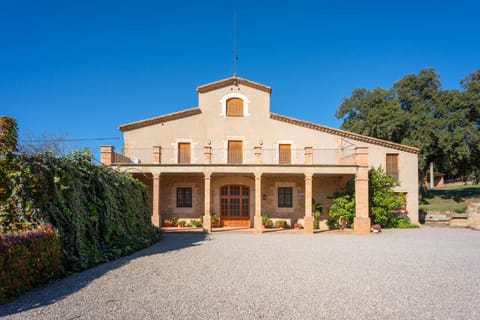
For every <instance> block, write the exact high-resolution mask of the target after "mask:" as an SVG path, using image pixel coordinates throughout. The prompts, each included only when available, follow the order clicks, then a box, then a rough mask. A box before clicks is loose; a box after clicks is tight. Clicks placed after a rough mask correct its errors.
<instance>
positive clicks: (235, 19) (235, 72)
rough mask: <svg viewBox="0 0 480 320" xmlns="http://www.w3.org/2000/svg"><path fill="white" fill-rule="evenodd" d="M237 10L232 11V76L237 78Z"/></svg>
mask: <svg viewBox="0 0 480 320" xmlns="http://www.w3.org/2000/svg"><path fill="white" fill-rule="evenodd" d="M237 61H238V56H237V9H233V76H234V77H236V76H237Z"/></svg>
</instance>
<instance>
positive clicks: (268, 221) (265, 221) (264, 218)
mask: <svg viewBox="0 0 480 320" xmlns="http://www.w3.org/2000/svg"><path fill="white" fill-rule="evenodd" d="M262 224H263V226H264V227H265V228H271V227H272V226H273V222H272V220H271V219H270V217H269V216H268V215H267V214H265V213H264V214H262Z"/></svg>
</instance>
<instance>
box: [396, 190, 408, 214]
mask: <svg viewBox="0 0 480 320" xmlns="http://www.w3.org/2000/svg"><path fill="white" fill-rule="evenodd" d="M395 195H396V196H397V197H399V198H402V199H403V205H401V206H398V207H397V208H395V210H399V211H406V210H407V193H406V192H395Z"/></svg>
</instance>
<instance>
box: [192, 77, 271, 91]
mask: <svg viewBox="0 0 480 320" xmlns="http://www.w3.org/2000/svg"><path fill="white" fill-rule="evenodd" d="M236 84H242V85H244V86H247V87H250V88H254V89H257V90H260V91H264V92H267V93H269V94H271V93H272V88H271V87H269V86H267V85H264V84H261V83H259V82H255V81H252V80H248V79H245V78H241V77H238V76H233V77H229V78H225V79H220V80H217V81H214V82H209V83H207V84H204V85H201V86H198V87H197V92H198V93H204V92H208V91H211V90H215V89H218V88H221V87H225V86H229V85H236Z"/></svg>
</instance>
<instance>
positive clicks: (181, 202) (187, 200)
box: [177, 187, 192, 208]
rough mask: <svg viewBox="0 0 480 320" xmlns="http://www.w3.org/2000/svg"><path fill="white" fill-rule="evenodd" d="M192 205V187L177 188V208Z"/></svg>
mask: <svg viewBox="0 0 480 320" xmlns="http://www.w3.org/2000/svg"><path fill="white" fill-rule="evenodd" d="M191 207H192V188H184V187H182V188H177V208H191Z"/></svg>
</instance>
